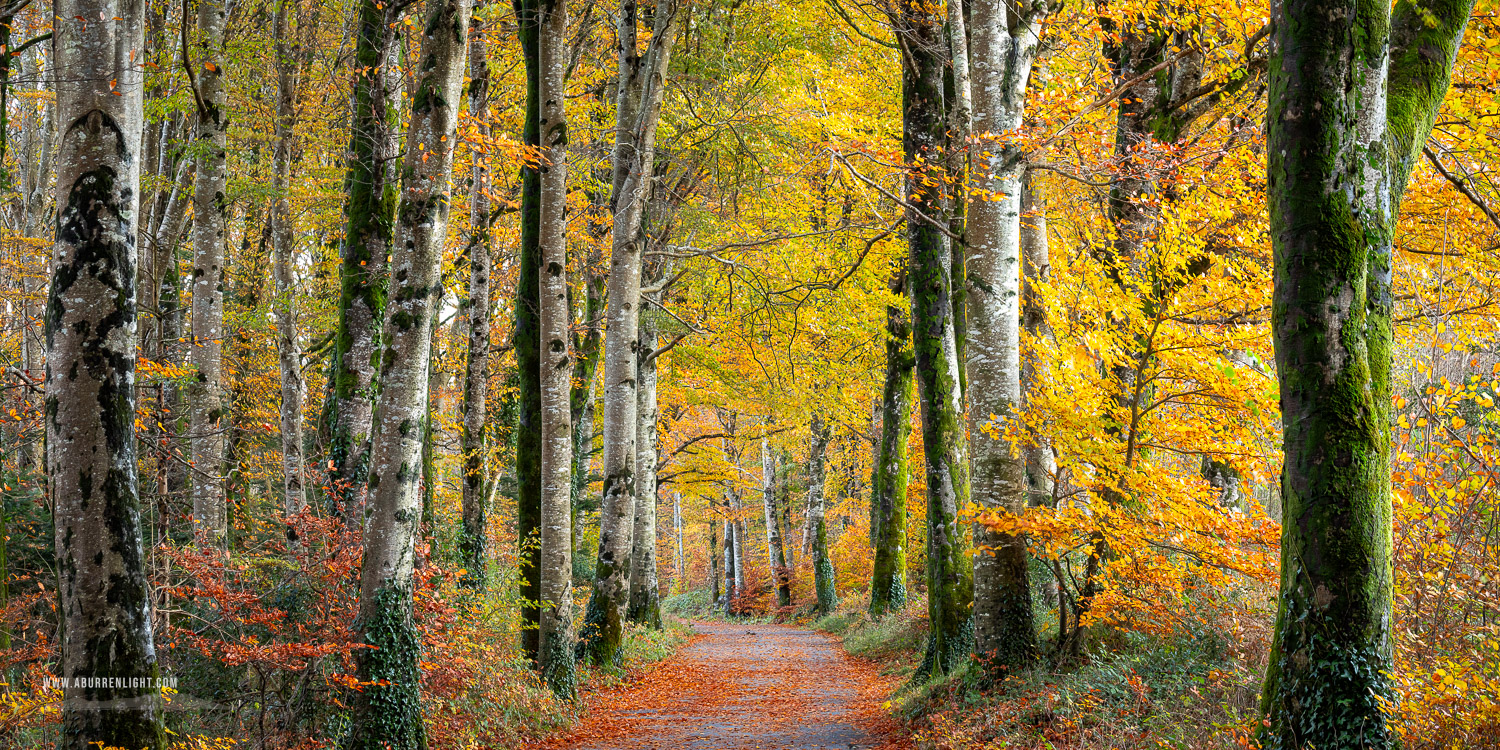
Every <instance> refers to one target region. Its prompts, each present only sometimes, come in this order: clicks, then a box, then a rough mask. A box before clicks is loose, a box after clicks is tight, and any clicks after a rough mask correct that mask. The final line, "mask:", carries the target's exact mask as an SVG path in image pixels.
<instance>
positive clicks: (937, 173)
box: [898, 0, 974, 675]
mask: <svg viewBox="0 0 1500 750" xmlns="http://www.w3.org/2000/svg"><path fill="white" fill-rule="evenodd" d="M898 27H899V28H898V34H900V36H901V37H902V46H903V49H904V50H905V52H904V54H903V55H902V99H903V107H904V108H905V111H904V115H903V123H902V124H903V137H902V141H903V148H904V150H905V155H906V162H907V164H909V165H913V166H912V169H911V172H910V174H909V176H908V177H907V189H906V194H907V195H908V196H910V199H909V200H910V203H909V208H908V210H907V217H906V225H907V242H908V245H909V247H910V258H909V260H908V273H909V274H910V283H911V289H912V334H913V345H914V348H915V350H916V371H917V383H918V386H919V394H920V400H921V404H922V443H923V447H924V450H925V454H926V459H927V592H928V593H927V610H928V618H929V622H930V623H931V624H930V631H929V634H928V641H927V653H926V656H925V657H924V658H923V663H922V667H921V669H920V670H919V674H923V675H927V674H940V673H946V672H948V671H950V670H952V669H954V668H956V667H958V666H960V665H961V664H962V663H963V662H964V661H965V660H967V658H968V654H969V649H970V646H971V644H972V641H973V630H972V625H971V622H970V617H969V608H970V604H971V603H972V601H973V597H974V578H973V564H972V562H971V560H970V554H969V546H970V545H969V539H968V536H969V535H968V534H966V533H964V532H963V531H961V530H960V525H959V522H958V511H959V509H960V508H962V507H963V506H964V505H966V504H967V503H968V502H969V459H968V446H967V445H966V444H965V438H964V410H963V392H962V385H961V382H960V377H961V376H960V366H959V359H958V344H957V340H956V338H955V333H954V317H953V302H952V295H953V279H952V275H951V274H952V269H951V255H950V253H949V246H948V238H947V236H946V235H945V234H944V233H943V231H942V230H943V229H946V228H947V223H946V221H945V217H946V216H947V214H948V205H947V199H946V197H945V195H944V192H943V185H944V184H946V180H945V177H946V176H945V174H944V170H943V168H942V164H943V145H944V143H945V138H946V137H947V124H946V122H945V120H946V118H945V117H944V112H945V108H944V106H943V64H944V60H943V59H942V55H941V54H940V53H939V51H940V50H941V49H942V44H941V34H942V21H941V19H940V18H938V16H937V14H936V12H935V10H934V9H933V7H931V6H930V5H926V4H922V3H919V2H916V0H904V3H903V5H902V9H901V18H900V23H899V24H898ZM919 213H920V215H919ZM924 217H925V218H924ZM932 222H936V224H937V225H936V226H934V224H933V223H932Z"/></svg>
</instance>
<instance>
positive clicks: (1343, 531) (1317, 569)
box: [1261, 0, 1473, 750]
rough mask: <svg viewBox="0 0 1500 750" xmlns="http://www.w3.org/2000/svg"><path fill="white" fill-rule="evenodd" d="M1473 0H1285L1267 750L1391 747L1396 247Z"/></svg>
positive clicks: (1276, 84) (1275, 118)
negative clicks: (1277, 590)
mask: <svg viewBox="0 0 1500 750" xmlns="http://www.w3.org/2000/svg"><path fill="white" fill-rule="evenodd" d="M1472 8H1473V3H1472V0H1440V1H1439V2H1430V3H1422V4H1420V5H1418V4H1415V3H1412V2H1409V1H1408V0H1402V1H1401V2H1398V3H1396V5H1395V7H1394V9H1392V8H1391V7H1390V6H1388V5H1386V4H1384V3H1370V2H1360V1H1359V0H1290V1H1289V2H1285V3H1282V4H1280V5H1277V6H1273V13H1274V15H1275V17H1274V18H1273V25H1274V31H1273V32H1272V33H1273V49H1274V52H1273V55H1272V58H1271V64H1270V69H1271V84H1270V99H1269V108H1268V110H1267V113H1266V119H1267V130H1268V138H1269V143H1268V148H1267V154H1268V163H1267V177H1268V183H1267V192H1268V196H1267V198H1268V202H1269V204H1270V214H1271V241H1272V249H1273V254H1274V263H1275V273H1274V284H1275V288H1274V292H1273V295H1272V335H1273V337H1274V341H1275V344H1276V364H1277V377H1278V380H1279V381H1280V384H1281V409H1282V429H1283V440H1284V443H1283V448H1284V452H1285V456H1286V458H1285V464H1284V466H1283V469H1282V477H1281V491H1282V503H1283V514H1284V516H1283V520H1282V534H1281V596H1280V606H1279V609H1278V612H1277V617H1276V630H1275V635H1274V637H1273V640H1272V646H1271V656H1270V664H1269V666H1268V669H1267V672H1266V683H1265V687H1264V690H1263V691H1262V696H1263V697H1262V709H1263V711H1264V713H1265V725H1264V729H1263V730H1262V732H1261V740H1262V742H1263V744H1264V745H1265V746H1266V747H1267V748H1277V749H1282V748H1284V749H1285V750H1302V748H1306V747H1320V748H1355V747H1358V748H1387V747H1395V746H1396V745H1397V738H1396V737H1395V735H1394V734H1393V733H1392V731H1391V729H1390V727H1389V726H1388V724H1387V722H1388V718H1389V717H1388V716H1387V714H1386V706H1387V705H1388V704H1387V703H1385V700H1384V699H1386V698H1388V697H1389V696H1390V686H1389V684H1388V680H1389V677H1388V675H1389V674H1390V671H1391V669H1392V668H1393V665H1392V661H1391V648H1392V644H1391V639H1392V629H1391V618H1392V613H1391V576H1392V571H1391V554H1392V551H1391V498H1390V437H1391V436H1390V430H1391V413H1390V410H1391V383H1390V369H1391V305H1392V301H1391V249H1392V239H1393V235H1394V230H1395V224H1396V216H1397V211H1398V208H1399V206H1400V203H1401V194H1402V191H1403V189H1404V187H1405V185H1406V181H1407V178H1408V176H1409V175H1410V173H1411V169H1412V165H1413V163H1414V161H1415V158H1416V154H1417V153H1418V152H1419V150H1420V149H1421V147H1422V144H1423V143H1424V142H1425V140H1426V138H1427V135H1428V133H1429V132H1430V131H1431V129H1432V122H1433V118H1434V116H1435V113H1436V112H1437V109H1438V106H1439V105H1440V104H1441V102H1442V98H1443V95H1444V94H1445V93H1446V91H1447V88H1448V80H1449V74H1450V71H1451V69H1452V66H1453V61H1454V58H1455V55H1456V52H1457V49H1458V46H1459V42H1460V40H1461V39H1462V37H1463V31H1464V27H1465V25H1466V24H1467V21H1468V17H1469V14H1470V12H1471V10H1472Z"/></svg>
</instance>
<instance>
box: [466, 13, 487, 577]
mask: <svg viewBox="0 0 1500 750" xmlns="http://www.w3.org/2000/svg"><path fill="white" fill-rule="evenodd" d="M477 10H478V8H477V7H476V18H475V20H474V23H473V25H472V26H473V28H472V34H471V39H470V40H469V118H470V119H471V120H472V121H473V123H474V125H475V127H476V128H477V129H478V131H479V134H480V135H481V136H484V135H488V134H489V122H488V117H487V113H488V109H489V87H490V66H489V60H488V51H489V45H488V44H487V43H486V42H485V39H484V22H483V21H482V20H480V19H479V18H477V15H478V14H477ZM469 176H470V185H469V237H468V255H469V295H468V296H469V299H468V301H467V302H466V303H465V304H466V307H465V310H464V312H465V314H467V315H468V317H469V326H468V333H469V350H468V353H467V354H465V356H464V393H463V412H464V425H463V435H462V437H461V438H460V446H461V449H462V451H463V467H464V468H463V472H464V473H463V498H462V514H463V532H462V535H461V536H460V537H459V559H460V561H461V563H462V565H463V566H464V570H465V574H464V576H463V579H462V583H463V584H464V585H466V586H472V587H476V588H477V587H482V586H484V582H485V579H486V578H487V577H488V569H489V536H488V532H487V529H488V526H489V523H488V520H489V508H488V502H487V501H488V499H489V497H488V494H489V493H488V486H487V485H488V482H489V471H488V469H489V466H488V464H489V462H488V461H487V460H486V456H487V451H486V449H485V419H486V416H487V415H488V413H489V410H488V401H489V391H490V388H489V362H490V195H489V190H490V161H489V156H488V154H486V153H485V152H484V151H482V150H480V149H474V152H473V161H472V163H471V165H470V170H469Z"/></svg>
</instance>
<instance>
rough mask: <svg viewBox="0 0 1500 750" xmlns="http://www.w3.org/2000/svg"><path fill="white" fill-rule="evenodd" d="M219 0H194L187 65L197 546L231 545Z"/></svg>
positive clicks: (225, 121) (225, 123)
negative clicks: (191, 107)
mask: <svg viewBox="0 0 1500 750" xmlns="http://www.w3.org/2000/svg"><path fill="white" fill-rule="evenodd" d="M227 21H228V9H227V8H226V7H225V3H224V2H223V0H202V2H200V3H198V40H197V43H196V44H195V45H194V48H195V49H194V50H193V51H194V52H195V53H196V55H195V56H194V59H192V60H190V61H189V63H188V65H189V67H190V68H191V69H192V71H193V73H194V77H195V78H196V81H197V89H196V94H195V96H196V97H197V104H198V119H197V134H196V139H197V144H196V149H197V152H198V154H197V173H198V176H197V181H196V182H194V184H193V301H192V331H193V335H192V340H191V342H192V345H191V346H189V347H188V353H189V360H190V361H191V362H192V364H193V368H194V369H195V370H197V372H196V373H194V375H193V379H192V382H191V385H190V386H189V389H188V396H189V410H188V430H189V447H190V450H191V454H192V466H193V473H192V486H193V535H194V537H195V538H196V539H197V540H198V542H199V543H200V544H209V545H214V546H218V547H225V546H227V545H228V544H229V510H228V506H227V503H226V502H225V477H224V470H225V466H224V458H225V450H226V443H227V440H226V437H227V435H228V433H229V430H230V422H229V411H228V409H229V405H228V403H227V402H226V400H225V398H224V244H225V242H226V237H225V232H226V230H227V227H226V224H227V215H228V212H229V199H228V198H227V197H226V196H225V190H226V189H227V186H228V182H229V172H228V168H227V167H226V165H225V150H226V148H227V146H228V138H229V112H228V110H227V106H228V103H229V92H228V89H227V87H226V83H225V80H224V27H225V24H226V23H227Z"/></svg>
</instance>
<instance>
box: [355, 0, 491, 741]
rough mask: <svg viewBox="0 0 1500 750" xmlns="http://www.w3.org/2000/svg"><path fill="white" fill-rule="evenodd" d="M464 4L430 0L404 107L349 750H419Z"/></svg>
mask: <svg viewBox="0 0 1500 750" xmlns="http://www.w3.org/2000/svg"><path fill="white" fill-rule="evenodd" d="M470 2H471V0H430V2H429V3H428V7H427V18H426V19H425V20H424V22H423V24H422V27H421V28H422V58H421V60H420V62H419V63H418V66H417V68H416V70H417V71H418V78H417V81H416V89H415V92H414V95H413V97H412V105H411V120H410V125H409V129H408V131H407V137H406V156H405V159H404V163H403V165H402V168H401V177H402V179H401V204H400V210H399V212H398V217H399V218H398V222H397V234H396V240H397V242H396V245H395V252H394V254H393V255H392V258H391V279H392V282H393V284H392V288H391V291H392V297H391V304H390V305H389V307H388V308H387V310H386V318H385V324H384V331H385V341H384V344H383V346H382V357H381V367H380V381H381V389H380V401H379V405H378V410H377V414H376V417H377V418H378V420H379V421H378V424H377V428H376V432H375V435H374V437H373V440H372V441H371V443H372V446H371V459H372V460H371V467H370V481H369V497H370V501H369V507H368V510H367V516H368V521H367V522H366V524H365V534H364V561H363V567H362V570H361V576H360V590H359V619H358V621H357V623H356V626H355V627H356V631H357V632H358V633H359V634H360V638H361V640H362V641H363V642H364V643H367V644H369V645H371V646H374V648H370V649H360V650H359V652H358V654H359V655H358V675H359V679H360V681H362V682H366V683H374V684H368V685H367V686H366V687H365V688H364V689H363V690H360V691H359V692H357V693H356V694H355V697H354V705H353V707H352V711H351V713H352V714H353V716H352V722H353V727H352V728H351V731H350V733H349V737H348V739H347V741H346V742H345V747H346V748H348V750H376V749H377V748H379V749H381V750H419V749H420V750H425V749H426V747H427V740H426V735H425V730H424V728H423V724H422V697H421V688H420V684H419V679H420V675H419V672H418V669H417V656H418V651H419V650H420V648H421V635H420V634H419V633H418V632H417V628H416V622H415V621H414V615H415V612H414V610H415V601H414V599H413V595H414V593H415V591H414V586H415V580H414V576H413V573H414V571H415V567H416V556H417V539H418V537H417V534H418V529H419V525H420V523H421V512H422V508H421V499H422V498H421V478H422V472H421V457H422V438H423V434H424V429H423V427H424V425H423V422H424V421H425V420H426V417H427V384H428V369H429V368H430V367H431V365H432V357H431V352H432V323H431V321H432V314H433V308H434V307H435V306H436V305H437V304H438V302H439V300H440V295H441V289H442V261H443V244H444V239H445V238H446V235H447V230H448V201H449V192H448V191H449V179H450V176H451V173H452V170H453V143H454V141H455V137H454V136H455V132H456V127H457V124H458V109H457V105H458V101H459V86H460V84H461V82H462V80H463V68H464V60H465V44H466V43H467V41H468V36H469V15H470V10H471V4H470Z"/></svg>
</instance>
